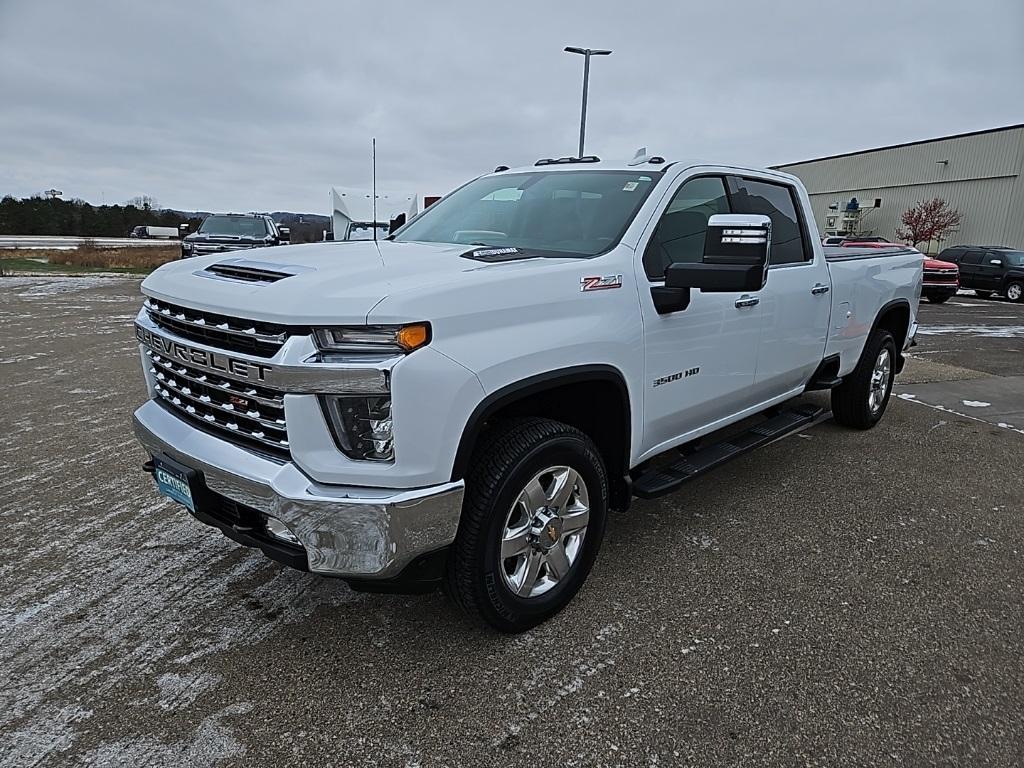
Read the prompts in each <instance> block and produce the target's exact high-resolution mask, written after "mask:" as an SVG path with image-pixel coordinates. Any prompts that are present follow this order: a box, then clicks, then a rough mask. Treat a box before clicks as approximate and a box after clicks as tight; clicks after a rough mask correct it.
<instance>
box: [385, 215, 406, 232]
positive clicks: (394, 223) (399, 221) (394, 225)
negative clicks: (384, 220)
mask: <svg viewBox="0 0 1024 768" xmlns="http://www.w3.org/2000/svg"><path fill="white" fill-rule="evenodd" d="M404 225H405V214H404V213H400V214H398V215H397V216H395V218H393V219H392V220H391V222H390V223H389V224H388V234H389V235H390V234H391V233H392V232H394V231H395V230H396V229H398V228H399V227H401V226H404Z"/></svg>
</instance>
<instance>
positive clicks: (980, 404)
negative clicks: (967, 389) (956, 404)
mask: <svg viewBox="0 0 1024 768" xmlns="http://www.w3.org/2000/svg"><path fill="white" fill-rule="evenodd" d="M960 402H961V403H963V404H964V405H966V406H967V407H968V408H988V407H989V406H990V405H992V403H986V402H985V401H984V400H961V401H960Z"/></svg>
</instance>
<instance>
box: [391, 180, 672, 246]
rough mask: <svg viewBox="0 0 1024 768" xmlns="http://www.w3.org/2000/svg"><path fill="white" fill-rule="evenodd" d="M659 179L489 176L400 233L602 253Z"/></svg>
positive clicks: (431, 239)
mask: <svg viewBox="0 0 1024 768" xmlns="http://www.w3.org/2000/svg"><path fill="white" fill-rule="evenodd" d="M655 183H656V179H655V177H654V176H652V175H650V174H647V173H636V172H632V171H535V172H527V173H513V174H504V173H502V174H497V175H494V176H484V177H483V178H479V179H476V180H475V181H471V182H469V184H466V185H465V186H464V187H461V188H460V189H457V190H456V191H454V192H452V193H451V194H450V195H448V196H447V197H445V198H444V199H442V200H440V201H439V202H437V203H434V204H433V205H432V206H430V207H429V208H427V210H426V211H424V212H423V213H422V214H421V215H420V216H418V217H417V218H416V219H414V220H413V221H410V222H409V223H408V224H406V225H405V226H404V227H402V228H401V229H399V230H398V231H397V232H396V233H395V236H394V239H395V240H398V241H401V242H409V241H417V242H427V243H459V244H466V245H480V246H491V247H498V248H521V249H523V250H528V251H538V252H541V253H545V254H551V255H558V256H575V257H585V256H596V255H597V254H599V253H603V252H604V251H607V250H609V249H610V248H611V247H612V246H614V245H616V244H617V243H618V242H619V239H620V238H621V237H622V235H623V234H625V231H626V228H627V227H628V226H629V223H630V222H631V221H632V220H633V217H634V216H635V215H636V212H637V210H639V208H640V205H641V204H642V203H643V202H644V200H646V199H647V195H648V194H650V191H651V189H652V188H653V187H654V185H655Z"/></svg>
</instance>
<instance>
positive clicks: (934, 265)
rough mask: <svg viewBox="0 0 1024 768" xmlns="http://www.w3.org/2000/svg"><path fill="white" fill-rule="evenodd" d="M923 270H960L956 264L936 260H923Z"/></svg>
mask: <svg viewBox="0 0 1024 768" xmlns="http://www.w3.org/2000/svg"><path fill="white" fill-rule="evenodd" d="M924 268H925V269H955V270H957V271H958V272H959V271H960V268H959V267H958V266H957V265H956V264H954V263H953V262H951V261H939V260H938V259H925V260H924Z"/></svg>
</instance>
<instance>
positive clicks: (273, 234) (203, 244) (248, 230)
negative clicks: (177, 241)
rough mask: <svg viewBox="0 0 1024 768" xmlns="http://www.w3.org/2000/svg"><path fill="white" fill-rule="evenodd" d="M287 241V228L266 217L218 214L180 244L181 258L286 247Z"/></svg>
mask: <svg viewBox="0 0 1024 768" xmlns="http://www.w3.org/2000/svg"><path fill="white" fill-rule="evenodd" d="M288 241H289V233H288V228H287V227H278V226H277V224H276V223H275V222H274V220H273V219H272V218H270V217H269V216H266V215H264V214H260V213H215V214H213V215H211V216H207V217H206V218H205V219H204V220H203V223H202V224H200V225H199V229H198V230H196V231H195V232H193V233H192V234H191V235H189V236H188V237H186V238H185V239H184V240H182V241H181V258H183V259H186V258H188V257H189V256H205V255H206V254H208V253H220V252H222V251H238V250H241V249H243V248H264V247H266V246H270V245H286V244H287V243H288Z"/></svg>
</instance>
